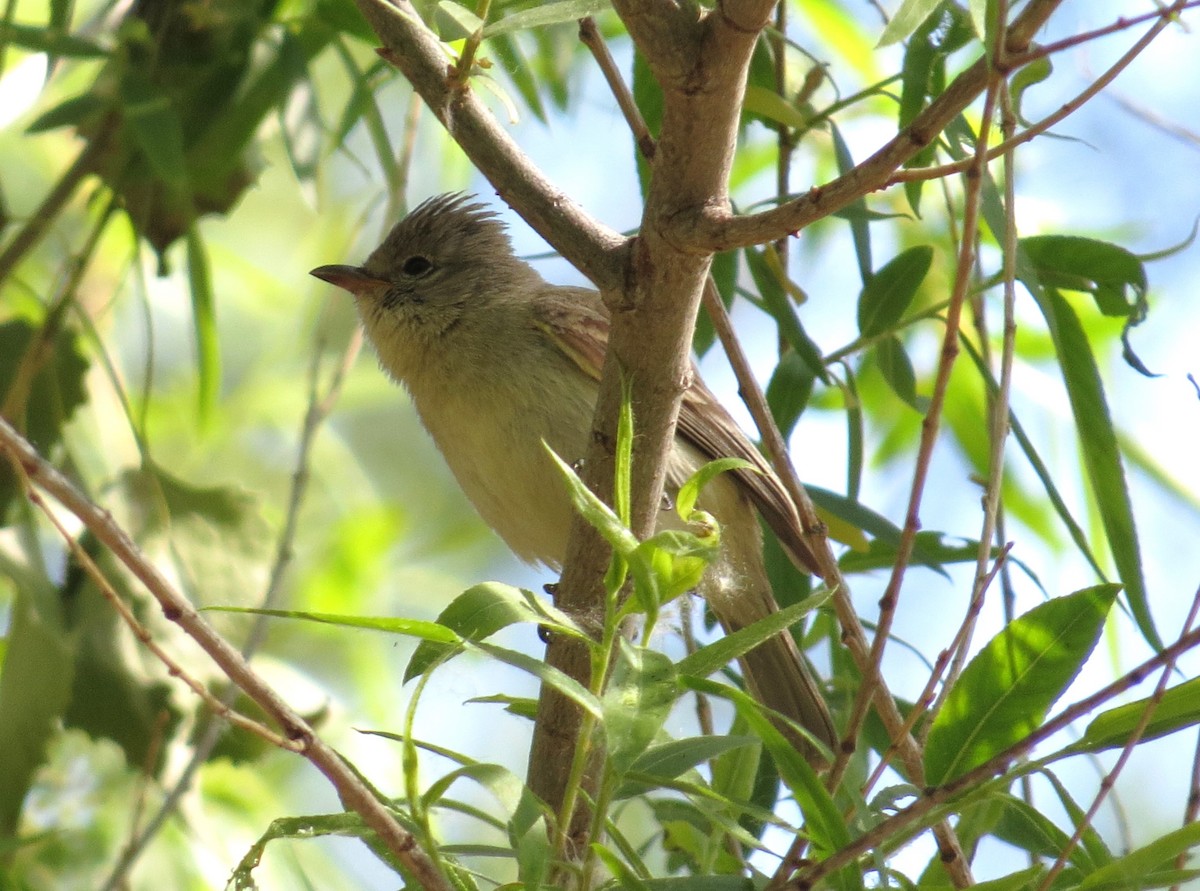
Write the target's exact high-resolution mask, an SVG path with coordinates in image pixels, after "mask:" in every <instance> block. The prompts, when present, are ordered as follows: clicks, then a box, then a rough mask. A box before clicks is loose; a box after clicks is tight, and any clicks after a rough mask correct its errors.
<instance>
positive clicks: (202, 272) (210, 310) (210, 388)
mask: <svg viewBox="0 0 1200 891" xmlns="http://www.w3.org/2000/svg"><path fill="white" fill-rule="evenodd" d="M187 260H188V286H189V289H190V290H191V293H192V325H193V328H194V330H195V335H196V377H197V380H198V382H199V387H198V393H197V397H198V403H197V415H198V417H199V419H200V423H201V424H202V425H203V424H204V423H206V422H207V421H208V418H209V417H210V416H211V414H212V410H213V407H214V406H215V405H216V402H217V390H218V389H219V387H220V385H221V353H220V344H219V342H218V339H217V305H216V301H215V300H214V299H213V290H212V274H211V272H210V271H209V263H208V250H207V249H206V248H205V247H204V241H203V240H202V239H201V238H200V230H199V229H197V228H196V227H195V226H192V227H190V228H189V229H188V233H187Z"/></svg>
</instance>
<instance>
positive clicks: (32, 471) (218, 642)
mask: <svg viewBox="0 0 1200 891" xmlns="http://www.w3.org/2000/svg"><path fill="white" fill-rule="evenodd" d="M0 450H2V451H4V452H6V453H7V455H8V457H9V458H10V459H11V460H12V461H13V462H14V464H16V465H17V466H18V467H19V468H20V469H21V472H22V473H23V474H24V476H25V477H26V478H27V479H28V480H29V482H30V483H31V484H32V485H36V486H37V487H38V488H39V489H42V490H43V491H45V492H48V493H49V494H50V495H52V496H54V498H55V499H57V500H58V501H59V503H61V504H62V505H63V506H64V507H65V508H66V509H67V510H69V511H70V512H71V513H73V514H74V515H75V516H76V517H78V518H79V519H80V520H81V521H82V522H83V524H84V525H85V526H86V527H87V528H88V530H89V531H90V532H91V533H92V534H93V535H95V536H96V539H97V540H98V541H100V542H101V543H102V544H103V545H104V546H105V547H107V548H108V549H109V550H110V551H111V552H112V553H113V555H114V556H116V557H117V559H118V560H120V561H121V562H122V563H123V564H125V567H126V568H127V569H128V570H129V571H130V572H132V573H133V574H134V575H135V576H137V578H138V579H139V580H140V581H141V582H142V584H143V585H145V586H146V590H148V591H149V592H150V594H151V595H153V597H154V599H155V600H157V601H158V603H159V605H160V606H161V607H162V611H163V615H165V616H166V617H167V618H168V619H170V620H171V621H173V622H175V623H176V624H177V625H179V627H180V628H182V629H183V630H184V631H185V632H186V633H187V635H188V636H189V637H191V638H192V639H193V640H194V641H196V643H198V644H199V645H200V648H201V649H203V650H204V652H205V653H207V654H208V655H209V657H210V658H211V659H212V660H213V662H215V663H216V664H217V666H218V667H219V668H220V669H221V671H223V672H224V673H225V676H226V677H228V678H229V680H231V681H232V682H233V683H234V684H236V685H237V686H238V687H239V688H240V689H242V690H244V691H245V693H246V695H247V696H249V697H250V698H251V699H253V700H254V702H255V703H257V704H258V705H259V706H260V707H261V708H262V710H263V711H264V712H266V714H267V715H268V716H270V718H271V719H272V720H273V721H274V722H275V723H276V724H277V725H278V726H279V727H280V729H281V730H282V731H283V734H284V735H285V736H286V737H287V738H288V739H290V740H292V741H293V742H295V743H297V744H298V749H299V750H300V752H301V754H303V755H304V757H305V758H307V759H308V760H309V761H311V762H312V763H313V765H314V766H315V767H316V768H317V770H319V771H321V773H323V774H324V775H325V777H326V778H327V779H328V780H329V781H330V783H332V784H333V787H334V788H335V789H336V790H337V792H338V796H339V797H340V798H341V800H342V803H343V804H345V806H346V807H347V808H350V809H352V810H354V811H356V812H357V813H358V814H359V815H360V816H361V817H362V818H363V822H364V823H366V824H367V825H368V826H369V827H370V828H371V829H372V830H374V831H375V832H376V833H377V834H378V835H379V838H380V840H381V841H382V842H383V843H384V844H385V845H386V846H387V848H388V850H389V851H391V852H392V854H394V855H395V857H396V859H397V860H398V861H400V863H402V864H403V865H404V867H405V868H406V869H409V870H411V871H412V873H413V875H414V877H415V878H416V879H417V881H419V882H420V883H421V885H422V886H423V887H424V888H426V889H430V891H453V889H452V887H451V885H450V883H449V882H447V881H446V879H445V877H444V876H443V875H442V874H441V873H440V872H439V871H438V868H437V866H436V865H435V864H434V862H433V860H432V858H430V857H429V855H428V854H426V853H425V851H424V850H422V849H421V848H420V846H419V845H418V844H417V840H416V838H415V837H414V836H413V835H412V833H410V832H408V831H407V830H406V829H404V828H403V827H402V826H401V825H400V824H399V823H398V822H396V818H395V817H393V816H392V814H391V812H390V811H389V810H388V808H387V807H386V806H385V805H384V804H383V802H381V801H380V800H379V799H378V798H376V797H375V794H374V793H373V792H372V790H371V789H370V788H369V787H368V786H367V784H366V783H365V782H364V781H363V780H362V779H360V778H359V776H358V775H357V774H356V773H355V772H354V770H353V769H352V768H351V767H350V766H349V765H348V764H347V763H346V762H345V761H343V760H342V757H341V756H340V755H338V753H337V752H336V751H334V750H333V748H331V747H330V746H329V745H328V744H327V743H325V742H324V740H322V739H321V738H320V737H319V736H317V734H316V733H315V732H314V731H313V729H312V728H311V727H309V726H308V724H307V723H306V722H305V721H304V719H303V718H301V717H300V716H299V715H298V714H297V713H296V712H295V711H293V710H292V708H291V707H290V706H289V705H288V704H287V703H286V702H284V701H283V699H282V698H281V697H280V696H279V694H278V693H276V692H275V691H274V690H273V689H272V688H271V687H270V686H269V685H268V684H267V683H266V682H265V681H264V680H262V678H260V677H259V676H258V675H257V674H255V673H254V671H253V670H252V669H251V668H250V665H249V663H247V662H246V660H245V659H243V658H242V655H241V653H239V652H238V651H237V650H236V649H235V648H234V647H233V646H231V645H230V644H229V643H228V641H226V640H225V638H223V637H221V635H219V634H218V633H217V632H216V630H214V629H213V627H212V626H211V625H209V624H208V622H207V621H206V620H205V619H204V618H203V617H202V616H201V615H200V613H198V612H197V611H196V609H195V608H194V607H193V606H192V604H191V603H190V602H189V601H188V600H187V598H185V597H184V596H183V595H182V594H180V593H179V592H178V591H176V590H175V589H174V588H173V587H171V585H170V583H169V582H168V581H167V580H166V579H165V578H163V576H162V574H161V573H159V571H158V569H157V568H156V567H155V566H154V565H153V564H152V563H151V562H150V561H149V560H147V559H146V557H145V556H144V555H143V554H142V552H141V551H140V549H139V548H138V546H137V545H136V544H135V543H134V542H133V540H132V539H131V538H130V537H129V536H128V535H126V533H125V531H124V530H123V529H121V528H120V527H119V526H117V524H116V523H115V522H113V519H112V517H111V516H110V515H109V514H108V513H107V512H106V511H103V510H101V509H100V508H99V507H97V506H96V505H95V504H93V503H92V502H91V501H89V500H88V499H87V498H86V497H85V496H84V495H83V494H82V493H81V492H80V491H79V490H78V489H76V488H75V487H74V486H73V485H72V484H71V482H70V481H69V480H67V478H66V477H64V476H63V475H62V474H61V473H59V472H58V471H57V470H56V469H55V468H54V467H52V466H51V465H50V464H49V463H47V462H46V461H44V460H43V459H42V457H41V456H40V455H38V453H37V451H36V450H35V449H34V448H33V446H31V445H30V444H29V443H28V442H27V441H26V440H25V439H24V438H23V437H22V436H21V435H20V434H18V433H17V431H16V430H14V429H13V428H12V426H11V425H9V423H8V422H7V421H5V420H3V419H0Z"/></svg>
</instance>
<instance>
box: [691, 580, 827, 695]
mask: <svg viewBox="0 0 1200 891" xmlns="http://www.w3.org/2000/svg"><path fill="white" fill-rule="evenodd" d="M828 599H829V592H824V593H821V594H814V595H813V596H812V597H808V598H805V599H804V600H801V601H800V602H799V603H793V604H792V605H791V606H789V607H785V608H784V609H781V610H780V611H779V612H777V613H771V615H769V616H767V617H765V618H762V619H759V620H758V621H757V622H754V623H752V624H750V625H747V626H746V627H745V628H740V629H738V630H737V631H734V632H732V633H731V634H726V635H725V636H724V637H722V638H721V639H720V640H716V641H714V642H713V643H710V644H708V645H707V646H704V647H701V648H700V649H698V650H696V652H694V653H690V654H689V655H687V656H685V657H684V658H683V659H682V660H681V661H680V662H679V665H678V669H679V673H680V674H681V675H694V676H695V677H700V678H703V677H708V676H709V675H710V674H712V673H713V672H715V671H718V670H720V669H722V668H724V667H725V666H726V665H728V664H729V663H730V662H732V661H733V660H734V659H737V658H738V657H739V656H742V655H744V654H746V653H748V652H750V651H751V650H753V649H754V648H755V647H756V646H758V645H759V644H760V643H762V642H763V641H764V640H769V639H770V638H772V637H774V636H775V635H776V634H779V633H780V632H782V631H784V630H786V629H788V628H790V627H792V626H793V625H795V624H796V623H797V622H799V621H800V620H801V619H802V618H804V616H805V615H807V614H808V613H809V612H811V611H812V610H814V609H816V608H817V607H819V606H820V605H821V604H823V603H824V602H825V601H826V600H828Z"/></svg>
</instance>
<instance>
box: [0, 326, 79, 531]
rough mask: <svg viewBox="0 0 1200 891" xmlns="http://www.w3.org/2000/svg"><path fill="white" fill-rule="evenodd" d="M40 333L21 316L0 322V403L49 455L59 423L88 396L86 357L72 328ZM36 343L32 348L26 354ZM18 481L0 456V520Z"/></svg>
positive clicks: (0, 523) (11, 419) (0, 521)
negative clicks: (49, 335)
mask: <svg viewBox="0 0 1200 891" xmlns="http://www.w3.org/2000/svg"><path fill="white" fill-rule="evenodd" d="M43 336H45V334H44V330H43V329H42V328H40V327H35V326H34V325H33V324H31V323H30V322H27V321H25V320H24V319H12V320H9V321H6V322H0V405H3V406H5V408H6V410H7V411H9V412H10V413H11V414H10V415H9V417H8V420H9V422H10V423H12V424H14V425H15V426H16V427H17V428H18V429H20V430H22V431H23V432H24V435H25V438H26V439H28V440H29V441H30V442H31V443H32V444H33V446H34V447H35V448H36V449H37V450H38V453H39V454H41V455H42V456H43V457H52V456H53V454H54V449H55V446H57V445H58V443H59V440H60V439H61V437H62V431H63V427H64V426H65V425H66V423H67V421H68V420H70V418H71V416H72V415H73V414H74V413H75V410H76V409H77V408H78V407H79V406H81V405H83V403H84V402H85V401H86V399H87V391H86V390H85V389H84V377H85V375H86V374H87V370H88V361H87V359H86V358H85V357H84V354H83V352H82V349H81V347H80V343H79V339H78V338H77V337H76V335H75V333H74V332H72V331H69V330H59V331H58V332H57V333H55V334H54V335H53V338H52V339H51V340H50V341H49V342H42V340H41V338H42V337H43ZM35 344H36V349H37V352H36V353H35V354H30V352H29V351H30V349H31V348H34V347H35ZM14 386H16V387H18V388H19V389H18V391H16V392H14V390H13V387H14ZM18 485H19V484H18V482H17V480H16V478H15V477H14V476H13V471H12V466H11V465H10V464H9V462H8V461H4V460H0V526H3V525H4V519H5V517H7V515H8V513H9V509H10V506H11V504H12V502H13V499H14V497H16V496H17V494H18Z"/></svg>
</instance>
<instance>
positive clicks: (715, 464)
mask: <svg viewBox="0 0 1200 891" xmlns="http://www.w3.org/2000/svg"><path fill="white" fill-rule="evenodd" d="M730 470H748V471H751V472H753V473H757V472H758V468H756V467H755V466H754V465H753V464H751V463H750V462H749V461H747V460H745V459H744V458H717V459H716V460H715V461H709V462H708V463H707V464H705V465H704V466H703V467H701V468H700V469H699V470H697V471H696V472H695V473H693V474H692V475H691V476H690V477H689V478H688V481H687V482H686V483H684V484H683V485H682V486H680V487H679V492H678V494H676V496H675V513H676V514H678V516H679V519H681V520H683V521H684V522H685V523H688V522H691V519H692V511H693V509H694V508H695V507H696V501H697V499H699V497H700V493H701V492H702V491H703V489H704V487H705V486H707V485H708V484H709V483H710V482H712V481H713V480H714V479H716V478H717V477H718V476H720V475H721V474H722V473H726V472H727V471H730Z"/></svg>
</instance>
